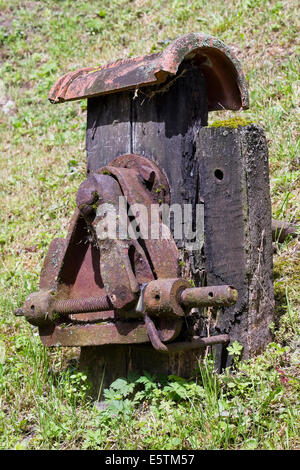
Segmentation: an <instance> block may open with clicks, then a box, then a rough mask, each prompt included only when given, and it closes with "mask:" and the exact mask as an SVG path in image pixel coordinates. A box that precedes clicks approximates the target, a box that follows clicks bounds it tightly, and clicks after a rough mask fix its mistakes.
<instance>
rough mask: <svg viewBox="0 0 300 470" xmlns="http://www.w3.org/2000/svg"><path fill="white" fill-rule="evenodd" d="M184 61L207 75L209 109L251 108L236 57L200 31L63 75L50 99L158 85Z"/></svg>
mask: <svg viewBox="0 0 300 470" xmlns="http://www.w3.org/2000/svg"><path fill="white" fill-rule="evenodd" d="M184 60H188V61H192V62H193V64H195V65H197V66H198V67H199V70H200V71H201V72H202V73H203V75H204V76H205V79H206V83H207V97H208V109H209V110H210V111H214V110H220V109H232V110H237V109H241V108H242V109H247V108H248V107H249V96H248V90H247V83H246V79H245V76H244V74H243V72H242V69H241V65H240V63H239V61H238V60H237V59H236V57H235V56H234V54H233V53H232V51H231V50H230V48H229V47H228V46H226V44H224V43H223V42H222V41H220V40H219V39H218V38H215V37H213V36H208V35H206V34H201V33H191V34H186V35H185V36H181V37H179V38H177V39H176V40H175V41H173V42H172V43H171V44H169V46H168V47H167V48H166V49H165V50H164V51H163V52H160V53H158V54H153V55H146V56H143V57H137V58H132V59H128V60H120V61H118V62H114V63H112V64H108V65H104V66H102V67H89V68H83V69H79V70H77V71H75V72H70V73H67V74H66V75H64V76H63V77H61V78H60V79H59V80H58V81H57V82H56V83H55V84H54V86H53V87H52V89H51V91H50V94H49V100H50V101H51V103H61V102H64V101H71V100H79V99H82V98H92V97H95V96H99V95H103V94H107V93H115V92H118V91H123V90H130V89H138V88H140V87H143V86H149V85H156V84H160V83H163V82H165V81H166V80H167V78H169V77H172V76H174V75H175V74H176V73H177V71H178V68H179V66H180V64H181V63H182V62H183V61H184Z"/></svg>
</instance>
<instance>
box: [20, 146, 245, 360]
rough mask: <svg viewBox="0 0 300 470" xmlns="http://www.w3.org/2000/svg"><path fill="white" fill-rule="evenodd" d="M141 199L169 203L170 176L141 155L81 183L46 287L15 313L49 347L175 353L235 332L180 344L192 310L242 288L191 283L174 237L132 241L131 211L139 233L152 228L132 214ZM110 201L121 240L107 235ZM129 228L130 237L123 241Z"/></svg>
mask: <svg viewBox="0 0 300 470" xmlns="http://www.w3.org/2000/svg"><path fill="white" fill-rule="evenodd" d="M162 188H163V189H162ZM122 196H125V198H126V201H127V204H128V208H127V212H126V213H125V216H124V214H123V217H121V216H120V214H119V210H120V208H119V198H121V197H122ZM159 200H160V202H159ZM136 201H139V204H143V205H144V207H146V208H148V209H149V210H150V207H151V204H161V203H167V204H168V203H169V202H170V190H169V185H168V181H167V178H166V177H165V175H164V174H163V173H162V172H161V171H160V170H159V168H158V167H157V165H156V164H155V163H153V162H151V161H149V160H147V159H146V158H143V157H141V156H138V155H122V156H120V157H118V158H117V159H115V160H113V161H112V162H111V164H110V165H108V166H106V167H104V168H100V169H99V170H98V171H97V172H94V173H92V175H91V176H89V177H88V178H87V179H86V180H85V181H84V182H83V183H82V184H81V185H80V187H79V190H78V193H77V207H78V209H77V210H76V212H75V214H74V216H73V218H72V222H71V225H70V229H69V233H68V236H67V238H66V239H61V238H56V239H54V240H53V242H52V243H51V245H50V248H49V251H48V254H47V256H46V259H45V262H44V266H43V269H42V272H41V279H40V290H39V292H36V293H33V294H31V295H30V296H29V297H28V299H27V300H26V302H25V304H24V307H23V309H19V310H17V312H16V314H17V315H24V316H25V318H26V319H27V320H28V321H29V322H30V323H32V324H33V325H36V326H38V327H39V332H40V336H41V339H42V341H43V343H44V344H45V345H46V346H96V345H104V344H124V343H125V344H129V343H132V344H137V343H146V342H149V341H150V342H151V344H152V346H153V347H154V348H155V349H156V350H158V351H161V352H165V353H168V352H174V351H177V352H178V351H180V350H187V349H196V348H199V347H200V346H208V345H212V344H217V343H226V342H228V341H229V337H228V335H216V336H213V337H211V338H193V337H191V338H190V339H189V341H185V342H175V340H176V338H177V337H178V336H179V335H180V333H181V332H182V329H184V328H187V327H188V320H189V318H190V317H193V313H192V310H193V308H195V307H204V306H206V307H207V306H212V307H213V306H217V307H226V306H229V305H232V304H234V303H235V302H236V300H237V296H238V293H237V291H236V290H235V289H234V288H233V287H231V286H228V285H221V286H209V287H191V285H190V283H189V282H188V281H187V280H186V279H184V278H180V277H178V275H179V261H180V256H179V250H178V248H177V246H176V244H175V242H174V239H173V237H172V236H171V235H170V238H169V239H166V238H165V239H163V238H160V239H158V240H156V239H155V240H152V239H151V238H147V237H139V238H137V239H136V240H135V239H129V238H128V237H127V227H128V223H129V219H130V217H131V220H130V223H131V225H132V223H133V221H134V222H135V229H136V231H137V232H138V234H139V235H140V236H141V235H143V234H144V235H145V231H147V232H148V231H149V228H150V230H151V227H149V221H148V220H143V218H142V217H138V219H132V217H133V216H130V206H131V205H132V204H135V203H136ZM104 204H110V205H113V207H114V208H115V209H116V210H118V213H116V215H117V217H116V220H117V224H118V226H117V237H116V238H115V239H110V238H108V237H105V233H106V230H107V229H108V227H107V224H105V223H103V214H101V213H100V214H99V207H100V208H101V206H102V205H104ZM106 215H107V214H106ZM126 219H128V220H126ZM159 223H160V225H162V222H161V221H159ZM122 226H123V227H122ZM161 228H162V227H159V229H158V230H159V231H160V232H161ZM124 230H125V239H121V238H120V237H119V235H120V233H121V232H122V231H123V233H124ZM184 320H185V321H184Z"/></svg>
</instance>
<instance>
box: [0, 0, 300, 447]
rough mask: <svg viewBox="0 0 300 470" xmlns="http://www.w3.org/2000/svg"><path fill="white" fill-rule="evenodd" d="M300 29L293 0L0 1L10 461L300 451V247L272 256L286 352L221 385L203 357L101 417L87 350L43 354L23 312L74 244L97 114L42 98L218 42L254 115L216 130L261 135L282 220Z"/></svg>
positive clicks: (1, 319) (131, 389)
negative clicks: (129, 64) (58, 255)
mask: <svg viewBox="0 0 300 470" xmlns="http://www.w3.org/2000/svg"><path fill="white" fill-rule="evenodd" d="M298 18H299V15H298V2H296V0H284V1H275V0H271V1H270V0H269V1H267V0H265V1H263V0H261V1H259V0H240V1H237V2H229V1H226V0H225V1H224V0H222V1H221V0H216V1H214V2H211V1H199V0H191V1H190V2H186V1H183V0H182V1H181V0H174V1H162V0H154V1H150V0H149V1H147V0H135V1H130V2H128V0H110V1H107V0H104V1H102V2H97V1H90V2H85V1H83V0H77V1H76V2H74V1H71V0H60V1H58V0H57V1H54V0H51V1H50V0H48V1H47V0H44V1H39V2H37V1H19V0H10V1H9V2H7V1H3V0H0V43H1V50H0V54H1V59H2V60H1V75H0V103H1V105H0V132H1V139H0V149H1V158H0V172H1V180H0V192H1V200H0V217H1V229H0V251H1V275H0V288H1V299H0V390H1V392H0V447H1V448H19V449H23V448H25V449H27V448H33V449H38V448H47V449H48V448H49V449H56V448H57V449H71V448H72V449H73V448H92V449H94V448H100V449H104V448H106V449H111V448H114V449H116V448H123V449H125V448H126V449H127V448H128V449H198V448H199V449H212V448H213V449H241V448H251V449H256V448H263V449H273V448H274V449H291V448H293V449H295V448H299V437H298V436H299V399H298V398H299V339H298V337H299V305H300V299H299V287H300V286H299V284H300V281H299V278H300V276H299V274H300V272H299V271H300V269H299V253H300V250H299V242H298V241H297V240H293V241H287V242H285V243H284V244H282V245H280V246H278V253H277V255H276V256H275V260H274V285H275V293H276V300H277V304H278V305H277V317H276V321H275V322H274V335H275V339H274V341H275V342H274V343H273V344H271V345H270V346H269V348H268V350H267V351H266V352H265V353H264V354H262V355H261V356H259V357H258V358H256V359H253V360H251V361H248V362H247V363H241V364H238V363H237V365H236V369H235V371H234V372H233V373H232V374H231V375H229V373H228V372H226V373H225V374H223V375H220V376H216V375H215V374H214V373H213V370H212V365H211V361H210V359H208V360H207V361H206V363H204V364H202V365H200V367H199V375H198V378H197V379H195V380H194V381H192V382H184V381H182V380H181V379H179V378H176V377H175V378H174V377H173V378H172V377H171V378H169V379H162V378H149V377H146V376H144V377H143V378H131V382H130V381H128V380H126V381H123V382H118V383H117V385H116V387H117V388H116V387H115V388H112V389H111V390H110V391H109V392H107V393H108V395H107V400H108V401H109V406H108V408H106V409H105V410H104V411H100V410H98V409H97V407H95V406H94V404H93V403H92V402H91V401H90V400H89V399H88V398H87V397H86V388H88V385H87V384H86V380H85V377H84V376H83V375H82V374H81V373H80V372H78V369H77V362H76V360H77V357H78V349H76V348H65V349H64V348H62V349H51V350H45V349H44V348H43V347H42V346H41V343H40V340H39V337H38V335H37V331H36V329H35V328H33V327H31V326H30V325H28V324H26V322H25V321H24V320H23V319H19V318H15V317H14V315H13V311H14V309H15V308H16V307H18V306H20V305H21V304H22V302H23V300H24V298H25V297H26V295H28V294H29V293H30V292H31V291H33V290H36V289H37V286H38V278H39V273H40V269H41V264H42V261H43V258H44V256H45V254H46V252H47V249H48V246H49V243H50V241H51V240H52V239H53V238H54V237H57V236H64V235H65V234H66V229H67V226H68V222H69V219H70V214H71V212H72V210H73V208H74V206H75V194H76V190H77V188H78V185H79V183H80V182H81V181H82V180H83V179H84V177H85V148H84V147H85V142H84V138H85V120H86V102H85V101H82V102H74V103H66V104H64V105H57V106H53V105H51V104H49V102H48V101H47V94H48V92H49V89H50V87H51V85H52V84H53V83H54V81H55V80H56V79H57V78H58V77H60V76H61V75H62V74H63V73H65V72H67V71H70V70H74V69H76V68H78V67H82V66H98V65H101V64H103V63H107V62H110V61H114V60H116V59H118V58H125V57H128V56H136V55H143V54H146V53H151V52H157V51H159V50H161V49H163V48H164V47H165V46H166V44H168V42H169V41H170V40H172V39H173V38H175V37H176V36H178V35H182V34H185V33H187V32H191V31H203V32H205V33H207V34H212V35H215V36H218V37H220V38H221V39H222V40H223V41H224V42H225V43H227V44H228V45H230V46H231V47H232V48H233V50H234V52H235V53H236V55H237V56H238V57H239V59H240V60H241V62H242V64H243V68H244V71H245V73H246V77H247V80H248V82H249V90H250V110H248V111H246V112H242V113H232V112H218V113H211V115H210V123H213V122H214V121H216V120H227V119H232V118H236V117H238V118H239V119H245V120H247V121H251V122H257V123H259V124H260V125H261V126H262V127H263V128H264V129H265V132H266V135H267V139H268V145H269V154H270V174H271V196H272V206H273V216H274V217H275V218H280V219H285V220H292V221H295V220H297V218H299V200H300V191H299V187H300V185H299V174H300V161H299V140H298V137H297V128H299V112H298V109H299V108H297V100H298V99H299V64H298V61H297V51H298V53H299V48H298V49H297V34H298V31H299V22H298V24H297V19H298ZM8 101H10V104H9V106H8V108H9V112H8V113H4V112H3V106H2V104H3V103H7V102H8ZM6 109H7V108H6ZM149 382H150V383H149ZM147 387H148V388H147Z"/></svg>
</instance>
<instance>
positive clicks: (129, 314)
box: [16, 33, 274, 386]
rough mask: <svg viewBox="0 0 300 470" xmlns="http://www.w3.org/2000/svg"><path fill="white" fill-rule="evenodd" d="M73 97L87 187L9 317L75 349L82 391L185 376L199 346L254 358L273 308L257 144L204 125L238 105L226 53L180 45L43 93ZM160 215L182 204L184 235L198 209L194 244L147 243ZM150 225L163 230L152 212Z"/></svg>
mask: <svg viewBox="0 0 300 470" xmlns="http://www.w3.org/2000/svg"><path fill="white" fill-rule="evenodd" d="M83 98H86V99H87V100H88V107H87V131H86V148H87V179H86V180H85V181H84V182H83V183H82V184H81V185H80V187H79V190H78V194H77V209H76V211H75V214H74V215H73V218H72V221H71V224H70V228H69V232H68V235H67V237H66V239H54V240H53V241H52V243H51V245H50V247H49V251H48V254H47V256H46V259H45V262H44V266H43V269H42V271H41V277H40V290H39V291H38V292H36V293H33V294H31V295H30V296H29V297H28V299H27V300H26V301H25V304H24V306H23V308H21V309H18V310H17V311H16V314H17V315H24V316H25V318H26V319H27V320H28V321H29V322H31V323H32V324H33V325H37V326H38V327H39V333H40V337H41V340H42V342H43V343H44V344H45V345H46V346H80V347H81V357H82V358H84V360H83V361H82V362H83V363H85V365H88V367H89V368H90V369H91V370H93V374H92V375H94V377H97V379H96V380H94V382H95V383H96V382H97V380H98V378H99V375H101V373H102V372H103V371H104V365H103V364H104V363H107V364H108V365H110V367H107V368H106V373H108V375H109V377H108V379H107V381H106V384H108V383H109V382H110V381H112V380H113V379H114V378H116V377H117V376H120V375H123V374H126V373H127V372H128V370H130V369H135V368H136V369H137V370H143V369H151V371H152V372H156V371H158V370H159V371H160V372H164V373H173V372H174V373H176V374H178V375H183V376H189V375H190V374H191V372H192V370H193V368H194V367H195V365H196V364H197V360H198V357H199V354H200V353H201V351H202V352H203V348H205V347H206V346H208V345H215V344H216V345H218V346H216V350H217V362H218V367H219V369H221V368H222V367H224V366H226V365H227V364H228V363H230V361H229V358H228V353H227V352H226V345H227V344H228V342H229V341H234V340H238V341H240V343H241V344H242V345H243V347H244V350H243V353H244V357H249V356H251V355H254V354H256V353H258V352H259V351H261V350H262V349H263V348H264V347H265V345H266V344H267V342H268V341H270V339H271V336H270V331H269V324H270V322H271V321H272V318H273V305H274V299H273V286H272V231H271V204H270V193H269V179H268V152H267V144H266V139H265V136H264V134H263V131H262V130H261V129H260V128H259V127H258V126H256V125H249V126H244V127H243V126H238V127H236V128H223V127H220V128H210V127H208V126H207V123H208V112H209V111H215V110H223V109H230V110H240V109H247V108H248V105H249V99H248V91H247V84H246V80H245V77H244V74H243V72H242V70H241V67H240V64H239V61H238V60H237V59H236V58H235V56H234V55H233V53H232V51H231V50H230V48H228V47H227V46H226V45H225V44H224V43H222V41H220V40H219V39H217V38H213V37H211V36H207V35H204V34H198V33H192V34H187V35H185V36H183V37H180V38H178V39H176V40H175V41H173V42H172V43H170V44H169V45H168V47H167V48H166V49H165V50H164V51H163V52H160V53H158V54H153V55H150V56H144V57H139V58H132V59H129V60H123V61H118V62H116V63H113V64H109V65H105V66H101V67H94V68H84V69H80V70H78V71H75V72H71V73H68V74H66V75H64V76H63V77H62V78H60V79H59V80H58V81H57V82H56V84H55V85H54V86H53V88H52V90H51V91H50V95H49V99H50V101H51V102H52V103H61V102H64V101H72V100H77V99H83ZM120 198H121V199H122V200H123V201H125V203H124V205H123V207H121V206H120V204H119V201H120ZM170 204H177V205H179V206H180V207H183V206H184V204H190V205H191V206H192V213H191V216H190V219H191V220H190V224H191V225H192V226H193V227H194V228H196V230H197V229H200V228H199V227H198V226H197V219H196V217H195V212H196V209H197V207H200V206H201V207H202V208H203V207H204V219H203V220H204V225H203V227H202V228H201V230H203V234H202V235H203V237H202V239H203V243H201V244H199V245H197V246H196V247H195V246H194V247H193V248H192V249H190V248H189V244H188V243H187V242H188V240H187V239H186V238H184V239H182V240H177V239H176V237H175V236H174V233H173V234H172V233H171V234H170V236H168V237H164V236H161V235H159V236H158V237H156V238H153V237H152V236H151V233H152V228H153V223H154V222H153V221H152V219H151V220H150V218H149V214H150V213H151V207H152V206H153V205H156V206H158V207H161V206H162V205H170ZM136 205H140V206H143V207H144V208H146V209H147V210H146V212H143V211H140V212H139V211H136V210H135V211H134V210H133V207H134V206H136ZM110 215H113V216H114V220H115V222H114V228H115V236H113V237H111V236H108V232H109V230H110V228H109V227H108V225H107V221H108V220H109V217H110ZM155 224H156V227H155V229H156V232H157V233H159V234H162V233H163V232H165V228H166V227H165V221H164V219H163V217H162V215H161V213H160V215H159V218H158V219H157V220H156V222H155ZM129 227H131V230H132V231H133V232H134V234H135V236H129V235H128V234H129V232H128V230H129ZM149 232H150V235H149ZM171 232H172V227H171ZM233 286H234V287H233ZM205 308H207V309H208V311H209V312H210V313H213V315H212V317H213V322H210V317H209V319H208V320H207V318H206V319H205V318H204V314H203V312H204V310H205ZM214 312H215V313H216V312H217V313H216V314H215V315H214ZM162 353H164V354H162ZM198 353H199V354H198ZM103 358H105V360H103ZM97 364H98V365H97ZM97 383H98V385H99V380H98V382H97ZM98 385H97V386H98Z"/></svg>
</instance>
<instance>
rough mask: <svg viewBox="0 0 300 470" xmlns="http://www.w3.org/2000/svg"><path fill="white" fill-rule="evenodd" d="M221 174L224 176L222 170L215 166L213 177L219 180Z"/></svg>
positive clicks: (221, 177)
mask: <svg viewBox="0 0 300 470" xmlns="http://www.w3.org/2000/svg"><path fill="white" fill-rule="evenodd" d="M223 176H224V173H223V171H222V170H220V169H219V168H217V169H216V170H215V177H216V178H217V180H219V181H221V180H222V179H223Z"/></svg>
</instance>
